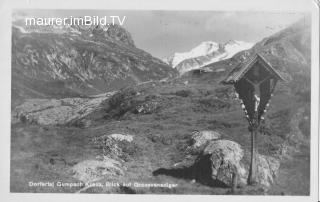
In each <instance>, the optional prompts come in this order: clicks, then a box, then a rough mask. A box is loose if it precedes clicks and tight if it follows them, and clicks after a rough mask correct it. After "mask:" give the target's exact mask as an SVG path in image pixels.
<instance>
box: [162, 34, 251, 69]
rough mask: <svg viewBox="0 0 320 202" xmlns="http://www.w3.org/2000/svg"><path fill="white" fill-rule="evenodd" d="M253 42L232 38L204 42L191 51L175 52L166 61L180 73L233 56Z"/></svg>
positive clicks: (249, 46)
mask: <svg viewBox="0 0 320 202" xmlns="http://www.w3.org/2000/svg"><path fill="white" fill-rule="evenodd" d="M252 46H253V44H251V43H248V42H244V41H235V40H230V41H228V42H226V43H224V44H222V43H216V42H213V41H206V42H202V43H201V44H200V45H198V46H197V47H195V48H193V49H192V50H191V51H189V52H184V53H175V54H174V55H173V56H171V57H169V58H166V59H165V60H164V61H165V62H166V63H168V64H169V65H171V66H172V67H173V68H176V69H177V70H178V71H179V73H180V74H184V73H185V72H188V71H190V70H193V69H198V68H201V67H203V66H205V65H207V64H209V63H213V62H217V61H220V60H225V59H228V58H231V57H232V56H233V55H235V54H236V53H238V52H240V51H242V50H247V49H249V48H251V47H252Z"/></svg>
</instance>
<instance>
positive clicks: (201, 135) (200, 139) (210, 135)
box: [191, 130, 222, 148]
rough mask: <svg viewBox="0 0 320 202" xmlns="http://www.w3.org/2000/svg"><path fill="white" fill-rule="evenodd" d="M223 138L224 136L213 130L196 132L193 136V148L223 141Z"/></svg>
mask: <svg viewBox="0 0 320 202" xmlns="http://www.w3.org/2000/svg"><path fill="white" fill-rule="evenodd" d="M221 137H222V135H221V134H220V133H219V132H216V131H212V130H203V131H194V132H193V135H192V136H191V141H192V146H193V147H195V148H198V147H201V146H202V145H204V144H206V143H207V142H208V141H211V140H217V139H221Z"/></svg>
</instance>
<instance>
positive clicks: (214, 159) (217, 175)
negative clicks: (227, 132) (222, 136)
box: [202, 140, 247, 186]
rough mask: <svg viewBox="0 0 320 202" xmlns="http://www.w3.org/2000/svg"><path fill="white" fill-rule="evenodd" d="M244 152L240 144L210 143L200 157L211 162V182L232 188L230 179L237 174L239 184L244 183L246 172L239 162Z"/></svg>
mask: <svg viewBox="0 0 320 202" xmlns="http://www.w3.org/2000/svg"><path fill="white" fill-rule="evenodd" d="M243 155H244V152H243V149H242V148H241V146H240V144H238V143H236V142H233V141H230V140H216V141H212V142H210V143H209V144H208V145H207V146H206V148H205V149H204V151H203V153H202V156H203V157H208V158H209V160H210V162H211V171H212V173H211V177H212V179H213V180H218V181H220V182H223V183H224V184H225V185H227V186H232V181H233V180H232V178H233V176H234V174H237V175H238V177H239V179H238V181H239V183H245V182H246V173H247V172H246V170H245V167H244V166H243V164H242V163H241V162H240V161H241V159H242V158H243Z"/></svg>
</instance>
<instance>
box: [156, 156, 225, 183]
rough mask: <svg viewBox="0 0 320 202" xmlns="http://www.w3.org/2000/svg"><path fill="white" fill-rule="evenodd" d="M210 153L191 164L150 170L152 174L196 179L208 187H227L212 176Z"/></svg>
mask: <svg viewBox="0 0 320 202" xmlns="http://www.w3.org/2000/svg"><path fill="white" fill-rule="evenodd" d="M211 166H212V165H211V161H210V155H206V156H203V157H202V158H200V159H198V160H197V161H196V162H195V164H194V165H192V166H189V167H187V166H183V167H174V168H159V169H157V170H155V171H153V172H152V174H153V175H154V176H158V175H166V176H171V177H175V178H180V179H187V180H196V181H197V182H198V183H201V184H203V185H206V186H210V187H220V188H229V186H228V185H226V184H225V183H223V182H222V181H219V180H215V179H213V178H212V167H211Z"/></svg>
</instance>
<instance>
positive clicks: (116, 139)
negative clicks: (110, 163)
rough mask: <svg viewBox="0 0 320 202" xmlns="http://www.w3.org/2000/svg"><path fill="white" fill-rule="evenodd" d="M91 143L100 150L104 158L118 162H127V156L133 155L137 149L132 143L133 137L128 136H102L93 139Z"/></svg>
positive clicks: (116, 134)
mask: <svg viewBox="0 0 320 202" xmlns="http://www.w3.org/2000/svg"><path fill="white" fill-rule="evenodd" d="M93 142H94V144H96V145H98V146H99V147H101V148H102V150H103V155H104V156H106V157H110V158H114V159H118V160H125V161H127V160H128V159H129V156H130V155H133V154H134V153H135V152H136V151H137V149H138V148H137V145H136V144H135V143H134V142H133V136H132V135H129V134H118V133H114V134H111V135H103V136H100V137H95V138H94V139H93Z"/></svg>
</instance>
